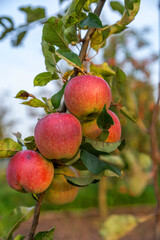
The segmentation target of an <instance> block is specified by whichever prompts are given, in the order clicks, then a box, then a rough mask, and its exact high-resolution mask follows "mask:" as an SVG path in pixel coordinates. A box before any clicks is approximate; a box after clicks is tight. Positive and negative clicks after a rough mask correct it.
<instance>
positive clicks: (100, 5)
mask: <svg viewBox="0 0 160 240" xmlns="http://www.w3.org/2000/svg"><path fill="white" fill-rule="evenodd" d="M105 2H106V0H99V1H98V3H97V7H96V9H95V11H94V13H95V14H96V15H97V16H99V15H100V14H101V11H102V9H103V6H104V4H105ZM95 30H96V29H95V28H89V29H88V31H87V33H86V35H85V37H84V39H83V44H82V48H81V51H80V54H79V58H80V60H81V62H83V60H84V58H85V56H86V52H87V48H88V45H89V41H90V40H91V36H92V34H93V33H94V32H95Z"/></svg>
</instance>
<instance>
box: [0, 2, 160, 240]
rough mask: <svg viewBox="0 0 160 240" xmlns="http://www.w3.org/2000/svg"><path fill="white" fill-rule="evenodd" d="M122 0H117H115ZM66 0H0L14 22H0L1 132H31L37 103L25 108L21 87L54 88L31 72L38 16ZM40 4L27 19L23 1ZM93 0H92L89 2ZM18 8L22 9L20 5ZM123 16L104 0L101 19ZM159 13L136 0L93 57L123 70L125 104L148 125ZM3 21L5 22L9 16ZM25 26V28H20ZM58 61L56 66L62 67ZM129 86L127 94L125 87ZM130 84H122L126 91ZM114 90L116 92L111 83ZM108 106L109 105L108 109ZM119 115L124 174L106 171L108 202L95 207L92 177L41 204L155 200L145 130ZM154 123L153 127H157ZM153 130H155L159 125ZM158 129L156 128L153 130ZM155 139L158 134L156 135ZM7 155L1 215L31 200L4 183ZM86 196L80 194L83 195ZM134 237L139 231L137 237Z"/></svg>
mask: <svg viewBox="0 0 160 240" xmlns="http://www.w3.org/2000/svg"><path fill="white" fill-rule="evenodd" d="M120 2H122V3H123V1H120ZM69 3H70V1H69V0H66V1H60V0H54V1H51V0H46V1H45V2H44V1H41V0H34V1H29V0H28V1H27V0H26V1H22V0H16V1H15V0H1V1H0V17H9V18H10V19H11V20H12V23H13V24H14V29H15V30H14V31H9V32H8V33H6V34H4V27H3V24H2V23H1V25H0V73H1V75H0V76H1V77H0V89H1V94H0V102H1V104H0V139H2V138H4V137H11V138H13V139H14V136H13V133H15V132H20V133H21V134H22V137H23V138H25V137H27V136H30V135H33V130H34V126H35V124H36V122H37V119H38V117H39V116H41V115H42V114H44V113H43V111H41V110H40V109H34V110H32V109H30V108H29V107H27V106H24V105H21V104H20V101H19V100H18V99H16V98H14V97H15V96H16V94H17V93H18V92H19V91H20V90H26V91H28V92H29V93H32V94H34V95H35V96H37V97H38V96H40V97H42V96H46V97H48V98H49V97H51V96H52V95H53V94H54V93H55V92H56V91H57V89H58V88H59V84H58V83H57V84H55V82H54V83H53V82H50V83H49V84H48V85H47V86H45V87H43V89H42V88H41V87H34V86H33V79H34V77H35V76H36V75H37V74H39V73H41V72H44V71H45V63H44V57H43V54H42V50H41V36H42V27H43V22H44V21H45V19H47V18H48V17H50V16H57V15H58V14H63V13H64V11H65V9H66V7H67V6H68V4H69ZM29 6H31V7H34V8H37V7H41V8H44V9H45V17H44V18H43V19H41V20H40V21H35V22H33V23H31V24H30V25H29V26H26V12H25V11H23V10H22V7H25V8H26V7H29ZM94 6H95V5H94V4H93V6H92V7H93V8H94ZM20 8H21V10H20ZM120 18H121V14H120V13H119V12H118V11H113V9H112V8H111V6H110V1H107V2H106V4H105V7H104V9H103V12H102V14H101V20H102V22H103V23H104V24H112V23H114V22H116V21H118V20H119V19H120ZM158 18H159V14H158V0H154V1H150V0H141V7H140V11H139V13H138V15H137V16H136V19H135V20H134V21H133V22H132V23H131V24H130V25H128V28H127V29H126V30H125V31H124V32H123V33H121V34H120V35H119V34H118V35H114V36H112V37H111V38H110V40H109V41H108V42H107V44H106V46H105V47H104V48H102V49H101V50H100V53H99V54H98V56H97V57H96V58H95V61H96V62H97V63H102V62H104V61H107V62H108V63H109V64H110V66H111V67H112V66H113V67H114V65H116V66H119V67H120V68H121V69H123V70H124V72H125V73H126V75H127V78H128V85H127V86H126V89H125V91H124V90H123V89H122V94H123V96H124V98H123V104H124V105H126V106H127V107H128V109H129V110H130V113H133V115H134V114H138V115H139V116H140V119H141V120H142V121H143V122H144V123H145V125H146V126H147V127H149V125H150V120H151V119H150V118H151V113H152V110H153V107H154V101H155V98H156V96H157V90H158V80H159V73H158V71H159V67H158V55H159V38H158V35H159V32H158V29H159V19H158ZM7 24H8V27H9V25H10V24H11V22H7ZM24 31H26V32H24ZM62 65H63V64H61V63H60V65H59V66H60V68H61V71H62V72H65V71H66V69H67V68H66V67H63V66H62ZM130 89H132V92H133V94H129V91H130ZM127 91H128V92H127ZM114 96H115V99H116V96H117V99H118V95H117V92H116V90H115V92H114ZM113 110H114V109H113ZM119 118H120V120H121V123H122V133H123V137H124V138H125V139H126V142H127V147H126V150H125V151H124V152H122V154H121V155H120V156H115V157H114V158H113V161H115V164H117V165H118V166H120V167H122V168H125V170H126V173H125V176H124V177H123V179H118V178H109V179H105V188H104V189H105V202H106V206H107V207H106V206H105V207H104V208H103V207H102V209H101V207H100V195H99V194H100V187H99V185H98V184H92V185H90V186H88V187H86V188H81V189H80V192H79V195H78V197H77V198H76V200H75V201H74V202H73V203H71V204H67V205H64V206H60V207H59V206H48V205H47V204H46V205H45V204H44V205H43V207H42V209H43V210H44V211H45V210H75V209H76V210H82V209H90V208H97V209H98V208H99V209H100V211H101V213H102V212H103V211H104V210H105V211H106V213H107V208H109V209H111V208H113V207H121V206H125V207H128V206H151V207H154V206H155V203H156V200H155V195H154V189H153V186H152V179H151V169H152V162H151V158H150V142H149V138H148V136H147V135H146V134H145V133H144V132H143V131H142V130H141V129H140V128H139V126H137V125H135V124H134V123H133V122H132V121H130V120H127V119H126V118H124V117H123V116H122V115H119ZM158 129H159V128H158ZM158 131H159V130H158ZM159 136H160V135H159ZM159 140H160V139H159ZM6 165H7V161H3V160H1V162H0V189H1V191H0V216H2V215H4V214H6V213H8V212H9V211H10V210H12V209H13V208H14V207H17V206H18V205H25V206H32V205H33V204H34V203H35V200H34V199H33V198H32V196H30V195H29V194H26V196H25V198H24V195H23V194H21V193H18V192H15V191H14V190H12V189H10V188H9V187H8V186H7V184H6V180H5V168H6ZM84 199H85V200H84ZM136 239H137V238H136Z"/></svg>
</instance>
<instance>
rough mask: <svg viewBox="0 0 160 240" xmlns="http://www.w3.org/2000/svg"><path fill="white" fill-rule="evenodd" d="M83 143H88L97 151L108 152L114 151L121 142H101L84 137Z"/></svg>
mask: <svg viewBox="0 0 160 240" xmlns="http://www.w3.org/2000/svg"><path fill="white" fill-rule="evenodd" d="M85 143H90V144H91V145H92V147H93V148H94V149H96V150H97V151H102V152H105V153H110V152H113V151H115V150H116V149H117V148H118V147H119V146H120V144H121V141H118V142H114V143H108V142H102V141H97V140H93V139H90V138H85Z"/></svg>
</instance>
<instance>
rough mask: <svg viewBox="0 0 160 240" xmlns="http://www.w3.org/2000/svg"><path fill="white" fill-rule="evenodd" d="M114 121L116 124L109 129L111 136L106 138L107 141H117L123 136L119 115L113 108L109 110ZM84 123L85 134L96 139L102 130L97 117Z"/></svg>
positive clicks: (83, 130)
mask: <svg viewBox="0 0 160 240" xmlns="http://www.w3.org/2000/svg"><path fill="white" fill-rule="evenodd" d="M107 112H108V113H109V115H110V116H111V117H112V119H113V121H114V125H111V127H110V128H109V129H108V131H109V136H108V138H107V139H106V142H117V141H119V140H120V138H121V124H120V121H119V119H118V117H117V115H116V114H115V113H114V112H112V111H111V110H108V111H107ZM81 125H82V132H83V135H84V136H86V137H89V138H92V139H96V138H97V137H98V136H99V135H100V133H101V132H102V130H101V129H100V128H99V127H98V125H97V119H95V120H93V121H89V122H84V123H82V124H81Z"/></svg>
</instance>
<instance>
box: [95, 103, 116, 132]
mask: <svg viewBox="0 0 160 240" xmlns="http://www.w3.org/2000/svg"><path fill="white" fill-rule="evenodd" d="M97 125H98V127H99V128H100V129H104V130H108V129H109V128H110V127H111V126H112V125H114V121H113V119H112V117H111V116H110V115H109V114H108V113H107V110H106V105H104V107H103V109H102V111H101V113H100V114H99V115H98V117H97Z"/></svg>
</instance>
